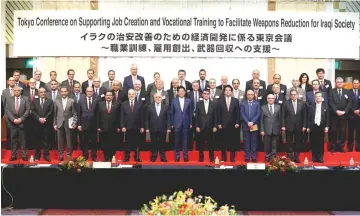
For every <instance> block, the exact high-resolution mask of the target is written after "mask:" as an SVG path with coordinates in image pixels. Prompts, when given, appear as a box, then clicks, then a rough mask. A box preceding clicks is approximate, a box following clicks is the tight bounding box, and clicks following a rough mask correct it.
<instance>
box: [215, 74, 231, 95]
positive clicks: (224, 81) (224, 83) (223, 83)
mask: <svg viewBox="0 0 360 216" xmlns="http://www.w3.org/2000/svg"><path fill="white" fill-rule="evenodd" d="M220 81H221V84H220V85H219V86H216V88H217V89H220V90H221V92H224V90H225V87H226V86H227V85H228V81H229V79H228V77H227V76H222V77H221V79H220Z"/></svg>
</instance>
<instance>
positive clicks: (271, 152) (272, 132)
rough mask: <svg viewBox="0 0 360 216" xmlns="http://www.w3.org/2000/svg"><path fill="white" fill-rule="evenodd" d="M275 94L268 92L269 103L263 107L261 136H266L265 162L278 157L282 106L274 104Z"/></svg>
mask: <svg viewBox="0 0 360 216" xmlns="http://www.w3.org/2000/svg"><path fill="white" fill-rule="evenodd" d="M274 100H275V98H274V95H273V94H268V96H267V104H265V105H263V106H262V107H261V118H260V125H261V130H260V131H261V132H260V134H261V136H263V137H264V150H265V162H269V161H270V159H274V158H275V157H276V149H277V143H278V139H279V136H280V130H281V128H280V125H281V108H280V105H277V104H274Z"/></svg>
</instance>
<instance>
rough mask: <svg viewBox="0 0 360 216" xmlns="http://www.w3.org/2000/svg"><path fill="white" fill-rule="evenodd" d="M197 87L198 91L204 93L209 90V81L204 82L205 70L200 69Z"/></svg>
mask: <svg viewBox="0 0 360 216" xmlns="http://www.w3.org/2000/svg"><path fill="white" fill-rule="evenodd" d="M199 78H200V79H199V80H198V82H199V87H200V91H201V92H202V91H204V90H205V89H207V88H209V81H207V80H206V71H205V69H200V71H199Z"/></svg>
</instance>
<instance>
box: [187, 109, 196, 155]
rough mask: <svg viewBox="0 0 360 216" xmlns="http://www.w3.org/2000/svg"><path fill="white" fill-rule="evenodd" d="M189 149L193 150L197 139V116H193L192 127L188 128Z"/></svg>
mask: <svg viewBox="0 0 360 216" xmlns="http://www.w3.org/2000/svg"><path fill="white" fill-rule="evenodd" d="M188 132H189V134H188V149H189V150H190V151H191V150H193V149H194V141H197V133H196V118H195V117H194V116H193V117H192V128H189V129H188Z"/></svg>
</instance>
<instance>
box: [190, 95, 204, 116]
mask: <svg viewBox="0 0 360 216" xmlns="http://www.w3.org/2000/svg"><path fill="white" fill-rule="evenodd" d="M187 98H189V99H190V100H191V104H192V107H193V113H194V114H195V112H196V104H195V102H194V100H195V97H194V91H190V92H188V93H187ZM200 98H201V99H200ZM202 99H203V97H202V94H201V92H200V91H198V95H197V100H198V101H196V103H197V102H199V101H200V100H202Z"/></svg>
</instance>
